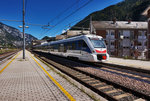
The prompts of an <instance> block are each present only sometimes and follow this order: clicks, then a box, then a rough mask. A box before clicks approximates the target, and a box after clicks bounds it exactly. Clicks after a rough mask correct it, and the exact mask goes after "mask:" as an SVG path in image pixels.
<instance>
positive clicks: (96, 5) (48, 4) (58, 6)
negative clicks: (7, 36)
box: [0, 0, 122, 39]
mask: <svg viewBox="0 0 150 101" xmlns="http://www.w3.org/2000/svg"><path fill="white" fill-rule="evenodd" d="M25 1H26V14H25V21H26V23H32V24H41V25H47V24H48V23H49V24H50V25H55V24H57V23H58V22H60V21H61V20H63V19H64V18H65V17H66V16H68V15H69V14H71V13H72V12H73V11H75V10H76V9H78V8H79V7H81V6H82V5H84V4H85V3H86V2H88V1H90V0H25ZM121 1H122V0H91V2H90V3H89V4H88V5H86V6H85V7H83V8H82V9H80V10H79V11H77V12H76V13H74V14H73V15H72V16H70V17H68V18H66V19H65V20H63V21H61V23H59V24H58V25H57V26H55V27H54V28H52V27H48V28H52V29H51V30H49V31H47V29H43V28H41V26H33V25H28V26H29V28H28V29H25V32H26V33H29V34H32V35H33V36H35V37H37V38H39V39H41V38H42V37H44V36H56V35H58V34H61V32H62V31H63V29H67V28H68V26H69V23H71V22H74V23H71V26H73V25H74V24H75V23H77V22H79V21H80V20H81V19H83V18H84V17H86V16H88V15H89V14H90V13H92V12H94V11H98V10H101V9H104V8H105V7H107V6H109V5H113V4H116V3H118V2H121ZM67 8H69V9H67ZM66 9H67V10H66ZM64 11H65V12H64ZM62 12H63V13H62ZM58 14H61V15H59V17H57V15H58ZM1 19H8V20H22V0H1V3H0V20H1ZM53 19H54V20H53ZM0 22H3V23H4V24H7V25H9V26H13V27H15V28H17V29H19V30H20V31H22V29H21V28H18V26H19V25H22V23H21V22H10V21H0Z"/></svg>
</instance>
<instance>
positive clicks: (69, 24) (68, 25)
mask: <svg viewBox="0 0 150 101" xmlns="http://www.w3.org/2000/svg"><path fill="white" fill-rule="evenodd" d="M81 19H83V18H80V19H77V20H75V21H72V22H70V23H68V24H67V25H65V26H63V27H61V28H60V29H59V30H57V32H55V33H58V32H59V31H60V30H62V28H64V27H67V28H71V24H72V23H75V22H77V21H79V20H81ZM88 20H89V18H88V19H86V20H85V21H83V22H78V24H81V23H84V22H86V21H88ZM67 28H66V29H67ZM73 28H74V27H73ZM76 28H77V27H76ZM78 28H82V27H78ZM84 29H88V28H84Z"/></svg>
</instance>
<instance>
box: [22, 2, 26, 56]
mask: <svg viewBox="0 0 150 101" xmlns="http://www.w3.org/2000/svg"><path fill="white" fill-rule="evenodd" d="M22 13H23V21H22V28H23V59H25V33H24V29H25V4H24V0H23V11H22Z"/></svg>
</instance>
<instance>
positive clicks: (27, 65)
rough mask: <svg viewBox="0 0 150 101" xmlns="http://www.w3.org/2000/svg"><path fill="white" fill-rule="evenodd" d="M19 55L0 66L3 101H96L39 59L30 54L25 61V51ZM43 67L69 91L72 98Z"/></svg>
mask: <svg viewBox="0 0 150 101" xmlns="http://www.w3.org/2000/svg"><path fill="white" fill-rule="evenodd" d="M18 54H19V55H18V56H15V57H14V58H13V59H11V60H9V61H7V62H6V63H4V64H2V65H0V101H69V100H72V101H75V100H76V101H93V100H92V99H91V98H90V97H89V96H88V95H87V94H85V93H83V92H82V91H81V90H80V89H78V88H76V87H75V86H73V85H72V84H70V83H69V82H67V80H65V79H64V78H62V77H61V76H59V75H58V74H57V73H55V72H53V71H52V70H51V69H50V68H48V67H47V66H46V65H45V64H43V63H42V62H40V61H39V60H38V59H36V58H35V57H33V58H34V59H35V60H33V58H31V57H32V55H30V53H29V52H28V51H26V60H22V51H21V52H19V53H18ZM41 66H42V67H43V68H44V69H45V70H46V71H48V73H49V74H50V76H52V77H53V79H54V80H56V81H57V83H58V84H60V85H61V87H62V88H63V89H65V90H66V92H68V94H69V95H70V96H69V97H68V95H66V92H65V93H64V91H62V90H61V89H62V88H60V86H58V85H57V84H56V82H54V81H53V80H52V79H51V78H49V75H47V74H46V73H45V71H43V69H42V68H41ZM4 67H6V68H5V69H3V68H4ZM2 70H3V71H2ZM71 97H72V98H71Z"/></svg>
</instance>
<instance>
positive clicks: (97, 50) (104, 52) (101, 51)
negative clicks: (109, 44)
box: [96, 50, 106, 53]
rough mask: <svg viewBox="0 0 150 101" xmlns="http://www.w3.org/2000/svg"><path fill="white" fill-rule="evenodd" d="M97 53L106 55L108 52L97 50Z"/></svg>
mask: <svg viewBox="0 0 150 101" xmlns="http://www.w3.org/2000/svg"><path fill="white" fill-rule="evenodd" d="M96 52H97V53H106V50H104V51H99V50H96Z"/></svg>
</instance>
